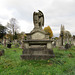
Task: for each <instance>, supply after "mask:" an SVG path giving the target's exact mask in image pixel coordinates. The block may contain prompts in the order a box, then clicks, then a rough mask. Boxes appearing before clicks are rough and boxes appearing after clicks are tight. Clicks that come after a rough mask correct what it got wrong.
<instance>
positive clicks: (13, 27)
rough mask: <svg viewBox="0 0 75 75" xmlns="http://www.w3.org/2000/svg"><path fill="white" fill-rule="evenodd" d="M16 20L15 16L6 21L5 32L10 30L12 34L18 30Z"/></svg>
mask: <svg viewBox="0 0 75 75" xmlns="http://www.w3.org/2000/svg"><path fill="white" fill-rule="evenodd" d="M17 23H18V22H17V20H16V19H15V18H11V19H10V21H9V23H7V25H6V27H7V28H8V31H7V32H11V33H12V34H13V35H14V34H15V32H18V30H19V26H18V24H17Z"/></svg>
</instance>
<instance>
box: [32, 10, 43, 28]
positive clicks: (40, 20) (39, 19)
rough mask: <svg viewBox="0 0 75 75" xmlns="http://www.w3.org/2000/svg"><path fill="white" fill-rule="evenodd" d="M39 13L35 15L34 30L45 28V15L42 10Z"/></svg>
mask: <svg viewBox="0 0 75 75" xmlns="http://www.w3.org/2000/svg"><path fill="white" fill-rule="evenodd" d="M38 11H39V12H34V13H33V22H34V28H42V26H44V15H43V13H42V12H41V11H40V10H38Z"/></svg>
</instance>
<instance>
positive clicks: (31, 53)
mask: <svg viewBox="0 0 75 75" xmlns="http://www.w3.org/2000/svg"><path fill="white" fill-rule="evenodd" d="M52 57H55V55H54V53H53V50H52V49H45V48H29V49H24V50H23V55H21V58H22V59H24V60H40V59H41V60H48V59H49V58H52Z"/></svg>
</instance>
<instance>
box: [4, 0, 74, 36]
mask: <svg viewBox="0 0 75 75" xmlns="http://www.w3.org/2000/svg"><path fill="white" fill-rule="evenodd" d="M3 1H5V3H4V4H5V7H6V8H7V9H8V10H10V11H11V10H14V12H13V14H12V15H13V16H14V17H15V18H17V19H19V20H25V21H27V22H28V23H31V25H32V21H33V12H34V11H37V10H38V9H40V10H41V11H42V12H43V13H44V16H45V26H48V25H49V26H51V28H52V30H53V32H54V35H56V34H58V33H60V26H61V24H63V25H64V26H65V29H67V30H70V32H71V33H72V34H75V33H74V31H75V30H74V27H75V0H31V1H30V0H3ZM28 27H29V26H28ZM28 27H27V28H28ZM30 28H31V27H30ZM29 30H30V29H29ZM58 35H59V34H58Z"/></svg>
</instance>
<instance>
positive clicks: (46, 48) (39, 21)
mask: <svg viewBox="0 0 75 75" xmlns="http://www.w3.org/2000/svg"><path fill="white" fill-rule="evenodd" d="M39 16H40V17H39ZM33 17H34V18H33V19H34V28H33V30H32V31H31V32H30V33H29V34H26V35H27V39H26V40H23V46H24V48H23V52H22V54H23V55H21V58H22V59H25V60H33V59H34V60H39V59H49V58H51V57H54V53H53V50H52V40H51V39H49V34H48V33H46V32H45V31H44V30H43V29H42V26H44V15H43V13H42V12H41V11H39V12H38V13H37V12H34V15H33Z"/></svg>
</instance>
